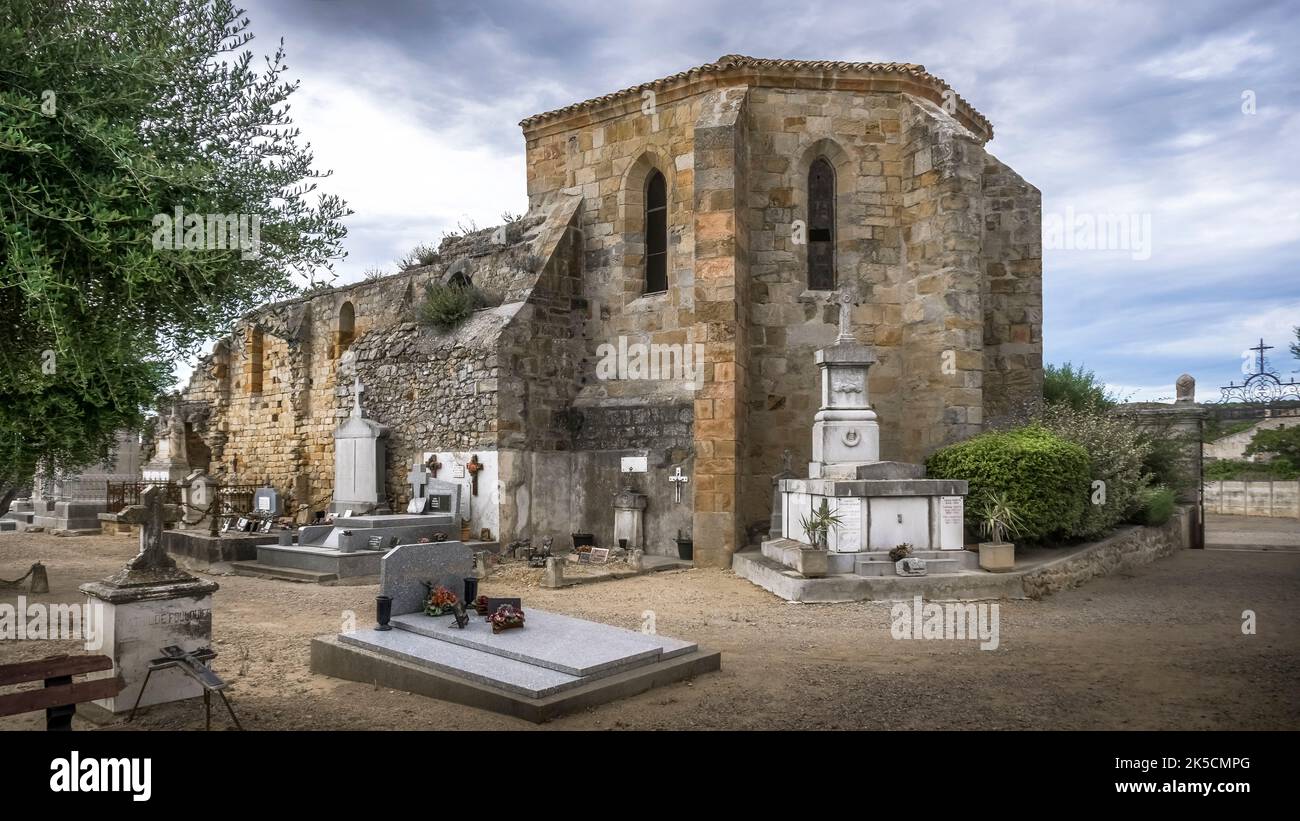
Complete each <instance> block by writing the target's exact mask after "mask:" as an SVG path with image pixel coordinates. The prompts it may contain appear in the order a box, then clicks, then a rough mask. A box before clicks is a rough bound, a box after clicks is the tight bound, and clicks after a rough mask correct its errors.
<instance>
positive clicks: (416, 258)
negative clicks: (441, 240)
mask: <svg viewBox="0 0 1300 821" xmlns="http://www.w3.org/2000/svg"><path fill="white" fill-rule="evenodd" d="M437 261H438V249H437V248H435V247H433V246H432V245H426V244H424V243H420V244H419V245H417V246H415V247H414V248H412V249H411V250H410V251H408V252H407V254H406V256H404V257H402V258H401V259H399V260H398V261H397V267H398V268H399V269H400V270H403V271H409V270H411V269H412V268H421V267H423V266H425V265H432V264H434V263H435V262H437Z"/></svg>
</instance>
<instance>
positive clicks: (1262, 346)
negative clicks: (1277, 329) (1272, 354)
mask: <svg viewBox="0 0 1300 821" xmlns="http://www.w3.org/2000/svg"><path fill="white" fill-rule="evenodd" d="M1251 350H1252V351H1257V352H1258V353H1259V372H1260V373H1263V372H1264V351H1271V350H1273V346H1272V345H1265V344H1264V338H1263V337H1260V340H1259V344H1258V345H1256V346H1255V347H1253V348H1251Z"/></svg>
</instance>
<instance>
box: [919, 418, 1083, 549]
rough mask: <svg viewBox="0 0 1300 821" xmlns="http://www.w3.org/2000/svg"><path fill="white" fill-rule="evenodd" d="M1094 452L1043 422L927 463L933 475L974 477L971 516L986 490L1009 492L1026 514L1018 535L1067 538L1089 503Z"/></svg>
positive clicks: (943, 452)
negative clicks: (1090, 466) (1056, 432)
mask: <svg viewBox="0 0 1300 821" xmlns="http://www.w3.org/2000/svg"><path fill="white" fill-rule="evenodd" d="M1088 465H1089V463H1088V452H1087V451H1086V450H1084V449H1083V448H1082V447H1080V446H1079V445H1076V444H1072V443H1070V442H1066V441H1065V440H1063V439H1061V438H1060V437H1058V436H1055V435H1054V434H1052V433H1050V432H1048V431H1047V430H1045V429H1044V428H1042V427H1039V426H1037V425H1030V426H1028V427H1023V428H1017V429H1015V430H1009V431H998V432H992V433H985V434H982V435H980V436H976V437H974V438H973V439H967V440H966V441H964V442H958V443H957V444H955V445H949V446H948V447H946V448H942V449H940V450H937V451H935V452H934V453H933V454H931V455H930V458H929V459H926V461H925V466H926V470H927V471H928V475H929V476H930V478H932V479H965V480H966V481H968V482H970V496H969V497H968V498H967V503H966V512H967V516H968V520H970V521H973V520H974V519H975V518H976V514H977V511H978V509H979V505H980V501H981V499H982V498H983V497H984V495H985V494H987V493H990V492H996V493H1001V494H1003V495H1004V496H1005V497H1006V498H1007V500H1008V501H1010V502H1011V504H1012V505H1013V506H1014V507H1015V509H1016V510H1017V511H1018V512H1019V513H1020V514H1021V516H1022V517H1023V519H1024V522H1025V526H1024V529H1023V530H1021V531H1020V532H1019V533H1018V534H1016V536H1015V538H1017V539H1023V540H1028V541H1043V540H1044V539H1048V538H1064V537H1067V536H1068V535H1069V534H1070V533H1071V532H1072V531H1073V529H1074V527H1075V526H1076V524H1077V523H1078V522H1079V520H1080V519H1081V517H1082V516H1083V512H1084V505H1085V504H1087V503H1088V499H1089V491H1090V489H1091V485H1092V482H1091V479H1090V478H1089V472H1088Z"/></svg>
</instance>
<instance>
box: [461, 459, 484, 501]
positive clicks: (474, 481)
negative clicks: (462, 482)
mask: <svg viewBox="0 0 1300 821" xmlns="http://www.w3.org/2000/svg"><path fill="white" fill-rule="evenodd" d="M465 469H466V470H468V471H469V478H470V483H471V491H470V492H471V493H473V494H474V495H475V496H477V495H478V472H479V471H480V470H482V469H483V464H482V463H481V462H479V460H478V454H477V453H476V454H474V455H472V456H470V457H469V462H467V463H466V465H465Z"/></svg>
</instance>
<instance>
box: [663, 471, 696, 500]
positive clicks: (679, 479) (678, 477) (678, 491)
mask: <svg viewBox="0 0 1300 821" xmlns="http://www.w3.org/2000/svg"><path fill="white" fill-rule="evenodd" d="M690 480H691V479H690V477H689V476H685V475H683V474H682V469H681V466H678V467H675V468H673V475H672V476H669V477H668V481H670V482H672V483H673V501H674V502H677V503H680V502H681V501H682V485H683V484H685V483H686V482H689V481H690Z"/></svg>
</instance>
